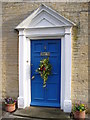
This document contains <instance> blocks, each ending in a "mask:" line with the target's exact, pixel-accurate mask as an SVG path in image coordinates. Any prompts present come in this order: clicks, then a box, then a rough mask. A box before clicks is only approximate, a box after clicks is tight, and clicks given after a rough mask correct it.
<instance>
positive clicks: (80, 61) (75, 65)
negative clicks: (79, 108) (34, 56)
mask: <svg viewBox="0 0 90 120" xmlns="http://www.w3.org/2000/svg"><path fill="white" fill-rule="evenodd" d="M40 4H41V3H40V2H38V3H36V2H31V3H30V2H29V3H27V2H25V3H24V2H19V3H18V2H11V3H8V2H5V3H2V14H3V15H2V20H3V24H2V40H3V41H2V42H3V49H2V52H3V62H2V64H3V81H2V85H3V86H2V88H3V89H2V94H3V97H6V96H12V97H18V90H19V88H18V86H19V80H18V44H19V43H18V40H19V39H18V31H16V30H15V29H14V28H15V27H16V26H17V25H18V24H19V23H20V22H22V21H23V20H24V19H25V18H26V17H27V16H29V15H30V14H31V13H32V12H33V11H34V10H35V9H37V8H38V7H39V6H40ZM45 4H46V5H47V6H49V7H51V8H52V9H54V10H56V11H57V12H59V13H60V14H62V15H63V16H65V17H66V18H68V19H70V20H71V21H72V22H75V23H76V25H77V26H76V27H73V29H72V83H71V86H72V87H71V88H72V89H71V91H72V94H71V99H72V101H75V100H82V101H83V102H86V103H87V102H88V3H67V2H66V3H61V2H56V3H54V2H49V3H48V2H47V3H45Z"/></svg>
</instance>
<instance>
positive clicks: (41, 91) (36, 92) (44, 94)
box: [31, 39, 61, 107]
mask: <svg viewBox="0 0 90 120" xmlns="http://www.w3.org/2000/svg"><path fill="white" fill-rule="evenodd" d="M41 52H50V56H49V60H50V64H51V65H52V75H50V76H49V77H48V80H47V83H46V87H45V88H43V79H42V78H41V77H40V75H39V74H38V73H36V71H35V70H36V69H37V68H38V67H39V64H40V60H42V59H43V58H47V56H41V55H40V53H41ZM31 65H32V66H31V77H32V76H33V75H34V76H35V78H34V79H32V80H31V105H33V106H50V107H60V89H61V88H60V87H61V85H60V84H61V40H56V39H55V40H32V41H31Z"/></svg>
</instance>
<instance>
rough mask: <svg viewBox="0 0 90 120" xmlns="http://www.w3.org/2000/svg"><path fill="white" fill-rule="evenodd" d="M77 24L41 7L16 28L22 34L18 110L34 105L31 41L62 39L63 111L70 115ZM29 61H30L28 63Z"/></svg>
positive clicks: (47, 8)
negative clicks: (73, 54) (73, 46)
mask: <svg viewBox="0 0 90 120" xmlns="http://www.w3.org/2000/svg"><path fill="white" fill-rule="evenodd" d="M72 26H75V23H73V22H71V21H70V20H68V19H67V18H65V17H63V16H62V15H60V14H59V13H57V12H56V11H54V10H52V9H51V8H49V7H47V6H46V5H44V4H42V5H41V6H40V7H39V8H38V9H37V10H35V11H34V12H33V13H32V14H31V15H29V17H27V18H26V19H25V20H24V21H22V22H21V23H20V24H19V25H18V26H17V27H16V28H15V29H17V30H18V31H19V97H18V108H25V107H27V106H30V102H31V78H30V74H31V67H30V66H31V51H30V50H31V40H34V39H35V40H38V39H41V40H44V39H51V40H52V39H57V38H59V39H61V85H60V86H61V89H60V92H61V100H60V105H61V109H62V110H64V112H71V107H72V101H71V66H72V64H71V63H72V61H71V60H72V49H71V29H72ZM27 61H28V62H27Z"/></svg>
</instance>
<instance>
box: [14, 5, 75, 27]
mask: <svg viewBox="0 0 90 120" xmlns="http://www.w3.org/2000/svg"><path fill="white" fill-rule="evenodd" d="M72 25H75V23H73V22H71V21H70V20H68V19H66V18H65V17H63V16H62V15H60V14H59V13H57V12H56V11H54V10H53V9H51V8H49V7H47V6H46V5H44V4H42V5H41V6H40V7H39V8H38V9H37V10H35V11H34V12H33V13H32V14H31V15H29V16H28V17H27V18H26V19H25V20H24V21H22V22H21V23H20V24H19V25H18V26H17V27H16V29H23V28H24V29H26V28H41V27H44V28H45V27H71V26H72Z"/></svg>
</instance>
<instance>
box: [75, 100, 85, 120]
mask: <svg viewBox="0 0 90 120" xmlns="http://www.w3.org/2000/svg"><path fill="white" fill-rule="evenodd" d="M85 111H86V106H85V105H84V104H82V103H81V102H80V103H76V104H74V106H73V113H74V118H76V119H80V118H82V119H85Z"/></svg>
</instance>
